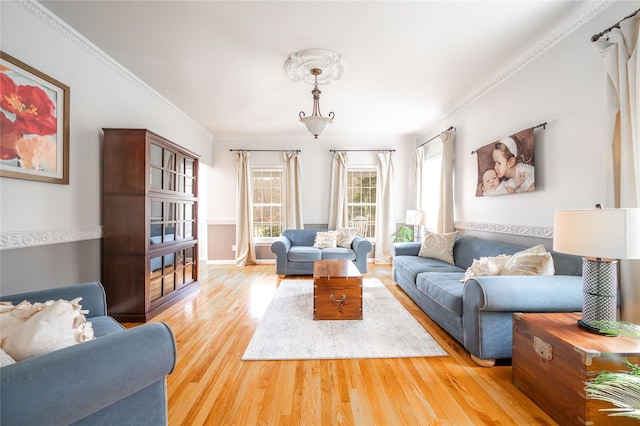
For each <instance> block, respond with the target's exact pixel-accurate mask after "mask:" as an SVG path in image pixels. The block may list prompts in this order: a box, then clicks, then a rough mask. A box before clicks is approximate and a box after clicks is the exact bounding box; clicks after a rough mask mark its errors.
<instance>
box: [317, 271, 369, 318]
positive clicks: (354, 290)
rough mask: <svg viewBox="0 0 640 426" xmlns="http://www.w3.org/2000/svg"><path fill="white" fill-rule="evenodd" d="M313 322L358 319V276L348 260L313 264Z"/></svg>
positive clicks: (359, 312) (360, 302) (359, 307)
mask: <svg viewBox="0 0 640 426" xmlns="http://www.w3.org/2000/svg"><path fill="white" fill-rule="evenodd" d="M313 319H314V320H361V319H362V274H361V273H360V271H359V270H358V268H357V267H356V265H355V264H354V263H353V262H351V261H349V260H318V261H316V262H315V264H314V268H313Z"/></svg>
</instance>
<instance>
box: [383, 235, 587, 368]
mask: <svg viewBox="0 0 640 426" xmlns="http://www.w3.org/2000/svg"><path fill="white" fill-rule="evenodd" d="M525 248H526V247H519V246H515V245H511V244H503V243H498V242H492V241H486V240H482V239H477V238H471V237H458V239H457V240H456V242H455V245H454V248H453V257H454V263H455V265H451V264H449V263H446V262H443V261H440V260H435V259H430V258H424V257H419V256H418V253H419V251H420V243H396V244H394V245H393V248H392V253H393V269H392V275H393V279H394V280H395V282H396V283H397V284H398V285H399V286H400V287H401V288H402V289H403V290H404V291H405V293H407V294H408V295H409V297H411V299H413V300H414V301H415V302H416V304H417V305H418V306H419V307H420V308H421V309H422V310H423V311H424V312H425V313H426V314H427V315H428V316H429V317H430V318H431V319H432V320H433V321H435V322H436V323H437V324H438V325H440V327H442V328H443V329H444V330H446V331H447V332H448V333H449V334H450V335H451V336H453V337H454V338H455V339H456V340H457V341H458V342H460V343H461V344H462V345H463V346H464V347H465V349H466V350H468V351H469V352H470V353H471V357H472V358H473V360H474V361H475V362H476V363H477V364H479V365H482V366H486V367H489V366H493V365H494V364H495V362H496V360H497V359H508V358H511V345H512V343H511V339H512V332H513V328H512V327H513V323H512V314H513V313H514V312H578V311H581V310H582V278H581V276H580V275H581V273H582V259H581V258H580V257H577V256H570V255H566V254H561V253H555V252H552V253H551V254H552V257H553V263H554V267H555V275H553V276H482V277H476V278H472V279H470V280H468V281H467V282H466V283H465V284H463V283H462V282H460V280H461V279H462V278H463V277H464V275H465V271H466V269H467V268H468V267H469V266H471V264H472V263H473V260H474V259H479V258H480V257H490V256H497V255H499V254H508V255H511V254H514V253H516V252H519V251H522V250H524V249H525Z"/></svg>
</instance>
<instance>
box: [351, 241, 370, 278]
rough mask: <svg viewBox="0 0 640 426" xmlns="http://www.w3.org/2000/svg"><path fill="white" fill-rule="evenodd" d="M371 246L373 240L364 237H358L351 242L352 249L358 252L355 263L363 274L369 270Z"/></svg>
mask: <svg viewBox="0 0 640 426" xmlns="http://www.w3.org/2000/svg"><path fill="white" fill-rule="evenodd" d="M371 248H372V246H371V241H369V240H368V239H366V238H363V237H356V238H354V240H353V241H352V242H351V249H352V250H353V251H354V253H355V254H356V260H355V265H356V267H357V268H358V270H359V271H360V272H361V273H363V274H365V273H367V270H368V265H367V256H368V254H369V252H370V251H371Z"/></svg>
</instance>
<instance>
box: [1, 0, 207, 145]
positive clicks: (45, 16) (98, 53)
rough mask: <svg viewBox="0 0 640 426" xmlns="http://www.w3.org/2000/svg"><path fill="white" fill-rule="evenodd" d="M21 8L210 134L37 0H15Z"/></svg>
mask: <svg viewBox="0 0 640 426" xmlns="http://www.w3.org/2000/svg"><path fill="white" fill-rule="evenodd" d="M0 1H1V0H0ZM16 3H18V4H19V5H20V6H21V7H22V8H23V9H25V10H26V11H27V12H29V13H31V14H32V15H33V16H35V17H36V18H38V19H39V20H41V21H42V22H44V23H45V24H46V25H48V26H49V27H51V28H53V29H54V30H55V31H56V32H58V33H60V35H62V36H63V37H64V38H66V39H67V40H69V41H71V42H72V43H73V44H75V45H76V46H78V47H79V48H80V49H82V50H84V51H85V52H86V53H88V54H89V55H90V56H91V57H93V58H94V59H95V60H97V61H98V62H100V63H102V64H103V65H104V66H106V67H108V68H109V69H111V70H113V71H115V72H116V73H117V74H120V75H121V76H122V77H124V78H125V79H127V80H129V81H130V82H132V83H134V84H135V85H137V86H138V87H140V88H141V89H143V90H145V91H147V92H149V93H150V94H151V95H153V96H155V97H157V98H159V99H161V100H162V101H163V102H165V103H166V104H167V105H169V106H171V108H173V109H174V110H175V111H177V112H178V113H180V114H182V115H183V116H184V117H186V118H187V119H188V120H190V121H191V122H192V123H194V124H195V125H196V126H198V127H199V128H200V129H202V131H204V132H206V133H207V134H211V132H209V131H208V130H207V129H205V128H204V127H203V126H202V125H201V124H200V123H198V122H197V121H195V120H194V119H193V118H192V117H190V116H189V115H187V114H186V113H185V112H184V111H182V110H181V109H180V108H178V107H177V106H176V105H175V104H174V103H173V102H171V101H169V100H168V99H167V98H165V97H164V96H162V95H161V94H160V93H158V92H157V91H156V90H155V89H153V88H152V87H151V86H149V85H148V84H147V83H145V82H144V81H142V80H141V79H140V78H138V77H137V76H136V75H135V74H133V73H132V72H131V71H129V70H128V69H126V68H125V67H123V66H122V65H121V64H120V63H119V62H117V61H116V60H115V59H113V58H112V57H111V56H109V55H107V54H106V53H105V52H104V51H103V50H102V49H100V48H99V47H98V46H96V45H95V44H93V43H91V42H90V41H89V40H88V39H86V38H85V37H84V36H82V34H80V33H79V32H77V31H76V30H75V29H73V28H72V27H70V26H69V24H67V23H66V22H64V21H63V20H61V19H60V18H59V17H58V16H57V15H55V14H54V13H53V12H51V11H50V10H49V9H47V8H46V6H44V5H43V4H41V3H40V2H39V1H37V0H16Z"/></svg>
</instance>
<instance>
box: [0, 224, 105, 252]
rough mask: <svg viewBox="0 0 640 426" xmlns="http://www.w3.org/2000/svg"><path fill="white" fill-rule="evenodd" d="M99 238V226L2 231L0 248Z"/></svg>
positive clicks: (6, 248) (100, 236)
mask: <svg viewBox="0 0 640 426" xmlns="http://www.w3.org/2000/svg"><path fill="white" fill-rule="evenodd" d="M100 238H102V227H100V226H98V227H94V228H72V229H46V230H37V231H20V232H3V233H1V234H0V250H8V249H18V248H28V247H36V246H44V245H50V244H62V243H72V242H76V241H86V240H96V239H100Z"/></svg>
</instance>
